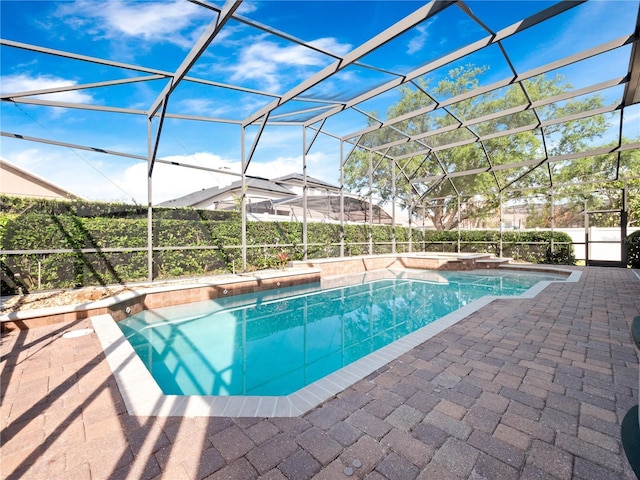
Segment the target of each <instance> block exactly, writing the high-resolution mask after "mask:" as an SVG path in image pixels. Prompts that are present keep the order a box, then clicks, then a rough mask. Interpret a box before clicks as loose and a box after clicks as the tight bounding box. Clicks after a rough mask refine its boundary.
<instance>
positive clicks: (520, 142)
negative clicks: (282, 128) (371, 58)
mask: <svg viewBox="0 0 640 480" xmlns="http://www.w3.org/2000/svg"><path fill="white" fill-rule="evenodd" d="M487 70H488V67H483V66H476V65H472V64H469V65H465V66H461V67H457V68H454V69H452V70H450V71H449V72H448V76H447V78H446V79H443V80H441V81H440V82H438V84H437V85H435V86H434V87H433V88H431V87H430V85H429V80H424V79H422V78H421V79H418V81H417V86H418V88H412V87H410V86H409V85H407V84H405V85H403V86H402V87H400V93H401V98H400V100H399V101H398V102H397V103H396V104H394V105H392V106H391V107H390V108H389V109H388V111H387V118H388V119H392V118H397V117H399V116H402V115H406V114H409V113H410V112H415V111H416V110H419V109H425V107H428V106H430V105H433V104H434V98H435V99H438V100H439V101H442V100H443V99H448V98H453V97H455V96H457V95H460V94H463V93H465V92H468V91H470V90H473V89H475V88H476V87H477V86H478V85H479V79H480V77H481V76H482V75H483V74H485V73H486V72H487ZM523 86H524V88H525V89H526V93H525V91H524V90H523V88H522V87H521V86H520V85H519V84H513V85H509V86H506V87H503V88H500V89H497V90H494V91H491V92H488V93H485V94H481V95H477V96H475V97H472V98H468V99H465V100H461V101H458V102H456V103H454V104H452V105H449V106H448V107H447V108H444V109H443V108H439V109H433V110H432V111H426V113H421V114H420V115H416V116H413V117H410V118H407V119H405V120H403V121H401V122H398V123H396V124H394V125H392V126H385V127H382V128H379V129H377V130H373V131H372V132H369V133H367V134H365V135H363V136H362V137H361V138H360V139H359V141H358V145H359V146H360V147H362V148H356V149H355V150H354V152H353V153H352V154H351V156H350V157H349V158H348V160H347V162H345V187H346V189H347V190H348V191H350V192H353V193H356V194H360V195H367V196H368V195H369V193H370V185H369V165H370V163H371V164H372V165H373V167H374V170H373V173H372V177H373V178H372V180H373V182H372V186H371V187H372V189H373V191H374V192H376V196H377V197H379V198H380V199H381V201H382V203H383V204H384V203H388V202H390V201H393V200H394V198H393V189H392V185H393V173H392V172H393V171H394V167H393V165H392V161H391V160H390V159H389V158H388V157H384V155H385V154H386V155H389V156H391V157H393V158H398V161H397V166H396V167H395V177H396V178H395V187H396V189H395V194H396V197H395V201H396V202H398V203H399V204H400V205H401V206H402V207H403V208H407V209H409V210H410V211H412V213H413V215H419V214H420V212H421V210H422V209H423V208H422V207H424V212H425V215H426V217H427V218H428V219H429V220H430V221H431V222H432V223H433V225H435V227H436V228H438V229H441V230H449V229H453V228H456V227H457V225H458V223H459V222H463V221H464V222H466V223H469V222H471V223H478V222H480V221H482V220H484V219H486V218H487V217H488V216H495V212H496V209H497V206H498V205H499V194H500V193H501V192H504V191H505V190H506V189H507V187H509V186H511V185H512V184H517V186H518V187H519V188H525V187H535V186H543V187H547V188H548V187H549V185H550V170H549V168H548V167H547V166H546V165H543V166H542V168H536V166H530V167H518V168H508V169H498V170H495V171H488V169H489V167H491V166H499V165H505V164H516V163H520V162H525V161H527V160H530V159H532V158H541V159H542V158H545V152H544V149H543V148H544V146H543V141H542V136H541V135H540V130H539V129H537V128H534V127H535V125H537V124H539V121H540V119H539V118H538V117H536V113H534V112H533V111H532V110H531V109H524V110H522V111H516V112H515V113H511V114H506V115H502V116H498V117H497V118H494V115H495V114H498V113H499V112H502V111H505V110H506V109H509V108H513V107H517V106H522V105H528V104H529V102H530V101H536V100H540V99H543V98H548V97H551V96H555V95H558V94H560V93H563V92H566V91H569V90H571V89H572V87H571V85H570V84H568V83H567V82H565V81H564V79H563V78H562V77H561V76H559V75H556V76H554V77H553V78H547V77H546V76H545V75H539V76H537V77H533V78H531V79H528V80H526V81H524V82H523ZM426 92H430V95H428V94H427V93H426ZM602 104H603V100H602V98H601V97H600V96H598V95H593V96H590V97H588V98H586V99H573V100H570V101H567V102H566V103H564V104H559V103H551V104H549V105H546V106H544V107H541V108H539V109H538V110H537V111H538V112H539V114H540V115H544V118H545V119H546V118H562V117H565V116H567V115H571V114H574V113H578V112H583V111H589V110H591V109H593V108H597V107H598V106H601V105H602ZM371 115H372V117H374V118H375V116H376V115H375V113H372V114H371ZM483 117H486V118H488V120H485V121H481V120H480V119H481V118H483ZM476 119H478V120H476ZM462 122H466V126H465V127H462V126H461V125H462ZM370 125H371V126H373V125H379V123H378V122H376V121H373V120H371V121H370ZM527 126H531V128H529V129H527V128H526V127H527ZM607 126H608V125H607V123H606V119H605V118H604V117H602V116H594V117H587V118H585V119H580V120H575V121H572V122H566V123H558V124H556V125H551V126H549V127H546V128H545V132H544V133H545V136H546V137H549V138H553V139H554V142H553V145H552V146H548V145H547V148H548V149H549V151H548V152H547V153H548V154H549V155H560V154H563V153H566V152H569V151H576V150H579V149H584V148H585V147H586V146H587V145H589V144H590V142H592V141H593V140H594V139H595V138H597V137H598V136H600V135H602V134H603V132H604V131H605V130H606V128H607ZM520 127H524V128H523V131H516V132H517V133H513V134H509V135H505V136H496V137H493V138H488V139H485V140H483V141H482V142H479V141H477V139H478V138H480V137H483V136H487V135H492V134H495V133H499V132H501V131H510V130H514V129H518V128H520ZM429 132H433V133H431V134H428V135H426V136H424V138H422V139H418V140H414V141H410V142H408V141H405V142H404V143H402V142H401V141H402V140H406V139H407V136H412V137H415V136H420V135H421V134H426V133H429ZM392 142H398V144H397V145H394V144H392ZM389 144H391V145H389ZM447 145H456V146H453V147H452V148H441V149H439V148H438V147H446V146H447ZM387 147H389V148H387ZM369 149H372V150H375V151H374V152H373V153H370V151H369ZM483 170H484V171H483ZM467 171H475V172H474V173H473V174H468V175H461V176H455V175H453V176H451V177H449V176H448V175H449V174H455V173H456V172H467ZM459 197H460V199H461V201H460V202H459V201H458V198H459Z"/></svg>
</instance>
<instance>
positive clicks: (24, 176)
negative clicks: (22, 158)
mask: <svg viewBox="0 0 640 480" xmlns="http://www.w3.org/2000/svg"><path fill="white" fill-rule="evenodd" d="M0 193H2V194H4V195H12V196H14V197H35V198H53V199H60V200H63V199H64V200H70V199H77V198H80V197H78V196H77V195H74V194H73V193H71V192H69V191H68V190H65V189H64V188H61V187H59V186H57V185H54V184H53V183H51V182H48V181H47V180H45V179H43V178H40V177H38V176H36V175H34V174H32V173H29V172H27V171H26V170H23V169H21V168H18V167H16V166H15V165H13V164H11V163H9V162H7V161H6V160H4V159H2V158H0Z"/></svg>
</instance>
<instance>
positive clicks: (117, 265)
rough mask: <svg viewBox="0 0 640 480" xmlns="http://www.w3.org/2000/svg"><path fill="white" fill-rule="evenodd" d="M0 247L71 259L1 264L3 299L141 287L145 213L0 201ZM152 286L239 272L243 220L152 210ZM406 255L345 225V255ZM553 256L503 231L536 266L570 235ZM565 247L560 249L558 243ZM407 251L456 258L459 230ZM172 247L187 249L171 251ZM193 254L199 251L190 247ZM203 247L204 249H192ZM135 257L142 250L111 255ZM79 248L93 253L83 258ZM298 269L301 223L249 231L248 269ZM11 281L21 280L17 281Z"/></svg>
mask: <svg viewBox="0 0 640 480" xmlns="http://www.w3.org/2000/svg"><path fill="white" fill-rule="evenodd" d="M0 205H1V206H2V211H1V213H0V243H1V245H2V249H3V250H58V249H66V250H69V252H68V253H56V254H24V255H6V254H5V255H2V256H1V257H0V266H1V267H2V293H4V294H9V293H15V291H16V287H17V286H20V287H22V289H23V290H24V291H29V290H33V289H37V288H38V278H39V279H40V288H41V289H53V288H74V287H79V286H84V285H98V284H102V285H107V284H113V283H123V282H131V281H140V280H145V279H146V278H147V264H148V262H147V250H146V244H147V210H146V208H144V207H139V206H131V205H121V204H111V203H109V204H103V203H94V202H82V201H72V202H68V201H53V200H40V199H23V198H15V197H5V196H0ZM153 235H154V237H153V246H154V248H155V249H156V250H154V259H153V265H154V272H153V273H154V278H171V277H179V276H196V275H206V274H215V273H223V272H232V271H239V270H240V269H241V267H242V252H241V249H240V243H241V242H240V238H241V221H240V216H239V214H238V212H226V211H222V212H221V211H208V210H194V209H186V208H185V209H160V208H157V209H156V208H154V209H153ZM370 235H371V238H372V242H373V253H375V254H382V253H390V252H392V249H393V246H392V242H393V240H394V235H395V241H396V251H397V252H406V251H408V240H409V230H408V229H406V228H403V227H396V228H395V229H394V228H393V227H391V226H388V225H374V226H373V228H372V229H371V231H370V229H369V226H368V225H345V226H344V239H345V255H348V256H353V255H365V254H368V253H369V237H370ZM461 237H462V238H461V240H462V248H461V250H462V251H463V252H490V253H494V254H499V244H500V240H499V238H500V237H499V233H498V232H495V231H463V232H461ZM340 238H341V228H340V225H337V224H327V223H310V224H308V225H307V239H308V251H307V256H308V258H310V259H313V258H323V257H336V256H339V254H340V245H339V243H340ZM554 241H555V242H556V245H555V249H554V253H553V254H552V253H551V248H550V242H551V233H550V232H505V233H504V235H503V254H504V255H505V256H509V257H513V258H515V259H520V260H526V261H530V262H535V263H565V264H566V263H568V264H572V263H574V261H575V259H574V257H573V249H572V247H571V245H570V244H569V243H570V242H571V239H570V238H569V237H568V235H565V234H562V233H559V232H556V233H555V234H554ZM564 242H567V243H566V244H564ZM412 244H413V251H417V250H425V251H456V250H457V244H458V233H457V232H456V231H453V232H452V231H427V232H424V234H423V232H420V231H417V230H413V231H412ZM174 247H187V248H185V249H175V248H174ZM188 247H196V248H188ZM197 247H201V248H197ZM118 248H135V249H139V250H140V251H129V252H110V251H108V249H118ZM81 249H97V250H99V251H98V252H97V253H84V252H81V251H80V250H81ZM282 252H284V253H286V256H287V259H288V260H300V259H302V258H303V255H304V252H303V247H302V224H301V223H297V222H248V223H247V264H248V265H247V269H248V270H260V269H264V268H274V267H278V266H280V265H281V263H282V262H281V259H279V258H278V255H279V254H282ZM16 274H18V277H16Z"/></svg>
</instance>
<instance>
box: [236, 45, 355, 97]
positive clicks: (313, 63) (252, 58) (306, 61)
mask: <svg viewBox="0 0 640 480" xmlns="http://www.w3.org/2000/svg"><path fill="white" fill-rule="evenodd" d="M310 43H312V44H314V45H316V46H318V47H319V48H323V49H326V50H329V51H332V52H333V53H338V54H343V53H345V52H347V51H348V50H349V49H350V48H351V46H350V45H347V44H341V43H339V42H338V41H337V40H335V39H333V38H320V39H317V40H314V41H313V42H310ZM331 61H332V59H331V58H330V57H327V56H324V55H322V54H320V53H318V52H316V51H314V50H311V49H309V48H306V47H303V46H302V45H289V46H282V45H280V44H277V43H275V42H271V41H268V40H264V37H261V38H257V39H254V41H252V42H250V44H249V46H247V47H245V48H243V49H242V50H241V52H240V55H239V60H238V63H237V64H236V65H233V66H231V67H230V70H231V72H232V76H231V79H232V80H233V81H243V80H255V81H256V82H258V83H261V84H263V88H262V89H263V90H267V91H278V90H279V89H280V87H281V83H282V81H283V80H284V79H285V78H291V75H292V73H291V69H300V70H303V71H304V70H308V68H309V67H324V66H325V65H328V64H329V63H331Z"/></svg>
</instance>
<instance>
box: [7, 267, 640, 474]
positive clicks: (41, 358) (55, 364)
mask: <svg viewBox="0 0 640 480" xmlns="http://www.w3.org/2000/svg"><path fill="white" fill-rule="evenodd" d="M576 269H577V268H576ZM578 270H582V276H581V278H580V280H579V281H578V282H576V283H553V284H551V285H549V286H547V287H546V288H545V289H544V290H543V291H541V292H539V293H538V294H537V295H536V296H535V297H533V298H521V299H496V300H493V301H491V302H490V303H488V304H486V305H484V306H482V307H481V308H480V309H478V310H477V311H475V312H473V313H471V314H470V315H468V316H467V317H466V318H464V319H462V320H461V321H459V322H458V323H456V324H455V325H452V326H450V327H449V328H447V329H446V330H444V331H442V332H440V333H438V334H436V335H435V336H433V337H432V338H430V339H428V340H426V341H425V342H424V343H421V344H420V345H418V346H416V347H414V348H412V349H410V350H408V351H407V352H406V353H404V354H403V355H402V356H401V357H399V358H397V359H395V360H391V361H390V362H388V363H387V364H385V365H383V366H382V367H380V368H378V369H377V370H376V371H374V372H373V373H371V374H370V375H368V376H367V377H366V378H365V379H363V380H360V381H357V382H356V383H354V384H353V385H352V386H350V387H348V388H346V389H345V390H344V391H342V392H340V393H338V394H337V395H335V396H332V397H331V398H329V399H328V400H327V401H325V402H324V403H322V404H321V405H320V406H318V407H316V408H313V409H311V410H310V411H308V412H307V413H305V414H303V415H301V416H298V417H290V418H284V417H270V418H266V417H258V418H246V417H156V416H134V415H130V414H129V413H127V408H126V404H125V401H124V399H123V397H122V395H121V393H120V390H119V389H118V386H117V384H116V381H115V378H114V376H113V375H112V373H111V369H110V368H109V365H108V363H107V361H106V358H105V354H104V352H103V349H102V346H101V344H100V341H99V340H98V338H97V335H96V334H89V335H85V336H80V337H76V338H64V337H63V336H62V335H63V333H65V332H67V331H69V330H77V329H81V328H92V324H91V320H89V319H83V320H77V321H75V322H73V323H67V324H58V325H50V326H46V327H41V328H35V329H30V330H19V331H13V332H10V333H8V334H4V335H3V336H2V345H1V349H0V351H1V353H2V360H1V363H0V365H1V366H2V391H1V394H2V404H1V406H0V412H1V414H2V439H1V440H2V447H1V449H0V455H1V456H2V458H1V463H0V476H2V478H6V479H17V478H26V479H28V478H33V479H42V478H48V479H57V478H87V479H89V478H92V479H96V478H105V479H106V478H109V479H112V478H132V479H133V478H135V479H138V478H167V479H182V478H184V479H191V478H194V479H202V478H211V479H218V478H237V479H250V478H271V479H282V478H289V479H296V480H298V479H307V478H317V479H321V478H326V479H340V478H367V479H370V480H379V479H384V478H388V479H402V480H410V479H414V478H418V479H420V480H426V479H429V480H434V479H439V478H442V479H467V478H468V479H478V478H487V479H498V478H505V479H513V478H520V479H572V478H575V479H584V480H589V479H596V478H603V479H613V478H623V479H634V478H635V475H634V474H633V472H632V471H631V468H630V467H629V465H628V463H627V460H626V457H625V455H624V452H623V451H622V447H621V443H620V424H621V422H622V418H623V417H624V415H625V414H626V412H627V410H628V409H629V408H631V407H632V406H633V405H636V404H637V402H638V359H637V354H636V350H635V347H634V344H633V341H632V340H631V334H630V329H629V327H630V324H631V321H632V320H633V318H634V317H635V316H636V315H638V314H640V279H639V278H638V276H637V275H636V273H635V272H634V271H631V270H626V269H614V268H597V267H587V268H583V269H578ZM355 460H357V461H358V462H359V463H358V462H356V463H355V465H359V464H361V465H360V466H359V467H357V466H355V465H354V461H355ZM345 468H351V469H352V470H353V475H352V476H351V477H349V476H347V475H346V474H345Z"/></svg>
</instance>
